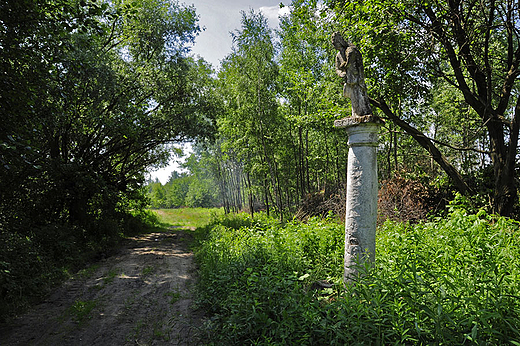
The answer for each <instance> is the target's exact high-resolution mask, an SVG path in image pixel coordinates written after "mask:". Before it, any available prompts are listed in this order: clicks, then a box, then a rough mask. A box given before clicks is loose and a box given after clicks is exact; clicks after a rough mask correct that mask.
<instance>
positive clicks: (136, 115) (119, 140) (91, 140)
mask: <svg viewBox="0 0 520 346" xmlns="http://www.w3.org/2000/svg"><path fill="white" fill-rule="evenodd" d="M197 21H198V17H197V15H196V14H195V10H194V8H193V7H186V6H183V5H180V4H179V3H177V2H174V1H166V0H115V1H95V0H57V1H54V0H53V1H50V0H23V1H14V0H8V1H4V2H2V3H1V4H0V47H1V50H2V51H1V56H0V118H1V119H2V121H1V122H0V241H1V242H2V244H5V247H2V249H1V250H0V263H1V264H2V266H4V265H6V266H7V267H4V268H2V271H1V275H3V274H4V273H7V272H9V273H10V274H9V275H10V276H11V277H13V278H14V279H13V280H12V281H9V282H10V283H13V282H14V283H16V284H15V285H14V286H9V287H7V286H6V287H3V286H2V287H0V291H1V292H2V299H4V296H5V297H9V294H11V293H13V292H15V293H16V294H18V289H13V287H15V288H17V287H19V286H20V285H21V286H23V285H22V284H20V282H23V280H24V275H25V274H26V273H23V272H22V271H23V270H22V271H20V270H19V269H16V265H17V262H16V260H14V259H15V257H13V256H15V255H16V256H18V254H15V252H14V250H13V249H16V248H17V247H16V246H17V245H16V244H21V243H20V242H18V241H19V240H20V239H21V240H22V241H24V242H25V240H27V241H26V242H25V243H24V244H32V245H30V246H29V245H27V246H22V247H19V248H23V249H25V250H24V251H26V252H25V253H26V254H27V256H21V258H31V260H33V262H31V263H28V264H27V263H22V264H24V265H25V264H27V265H26V267H30V268H41V264H38V263H40V262H38V261H40V260H41V259H42V258H44V259H45V258H46V259H49V258H50V259H51V260H52V261H55V262H58V263H60V262H61V261H63V260H64V259H70V258H74V256H77V254H78V253H80V251H81V250H82V249H87V248H89V249H90V247H96V248H100V247H102V246H104V245H106V244H110V243H111V242H112V241H113V240H114V239H116V238H117V236H118V235H119V234H120V231H121V230H122V228H123V227H124V226H125V225H127V224H128V222H127V221H128V220H129V219H130V218H131V215H132V212H133V211H135V210H136V209H139V208H144V205H145V203H144V200H143V194H142V191H141V184H142V182H143V181H144V172H145V170H146V169H147V168H148V166H151V165H161V163H165V162H167V161H168V157H169V155H170V153H169V145H170V143H172V142H175V141H180V140H184V139H187V138H195V137H197V136H202V135H208V134H210V132H211V131H212V126H213V124H212V119H211V117H212V116H213V114H212V113H211V109H210V105H208V102H207V100H206V98H205V89H204V88H203V87H202V86H203V85H204V84H205V83H206V80H207V78H209V73H210V71H209V70H208V69H207V64H205V63H204V62H202V61H195V60H194V59H193V58H190V57H188V55H187V53H188V51H189V45H190V44H191V43H192V42H193V40H194V38H195V36H196V35H197V33H198V32H199V30H200V28H199V26H198V24H197ZM17 242H18V243H17ZM33 254H36V255H34V256H33ZM16 258H18V257H16ZM28 261H29V260H28ZM53 263H54V262H53ZM60 264H61V263H60ZM19 268H23V265H21V266H20V267H19ZM47 274H48V272H45V271H42V270H36V273H35V277H40V276H41V278H43V279H42V280H44V279H45V280H48V277H50V275H47ZM27 276H30V275H28V274H27ZM4 282H6V281H3V278H2V280H0V284H1V285H4ZM4 289H5V290H7V292H8V293H7V294H6V295H4V292H6V291H4ZM20 290H22V288H21V289H20ZM6 299H7V298H6ZM11 300H15V299H14V298H13V299H11ZM3 304H4V301H3V300H2V303H1V304H0V305H2V306H3Z"/></svg>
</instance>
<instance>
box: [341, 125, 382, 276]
mask: <svg viewBox="0 0 520 346" xmlns="http://www.w3.org/2000/svg"><path fill="white" fill-rule="evenodd" d="M381 124H382V121H381V119H379V118H378V117H376V116H373V115H365V116H354V117H347V118H344V119H341V120H336V121H335V122H334V126H335V127H337V128H345V130H346V131H347V134H348V146H349V149H348V167H347V205H346V215H345V259H344V260H345V262H344V269H345V271H344V276H343V278H344V281H345V283H348V282H352V281H353V280H355V279H356V277H357V276H358V268H357V265H358V264H364V263H365V262H366V261H370V262H373V261H374V260H375V252H376V221H377V192H378V182H377V152H376V150H377V145H378V132H379V127H380V126H381Z"/></svg>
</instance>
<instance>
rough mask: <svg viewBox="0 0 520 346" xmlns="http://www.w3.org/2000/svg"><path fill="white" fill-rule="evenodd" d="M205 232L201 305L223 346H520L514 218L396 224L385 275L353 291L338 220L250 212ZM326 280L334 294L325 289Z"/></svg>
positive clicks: (457, 212) (388, 226) (385, 247)
mask: <svg viewBox="0 0 520 346" xmlns="http://www.w3.org/2000/svg"><path fill="white" fill-rule="evenodd" d="M200 232H201V234H200V235H202V236H203V237H202V238H201V239H200V240H199V241H200V242H201V246H200V248H199V249H198V251H197V259H198V261H199V264H200V269H201V279H200V280H201V281H200V293H201V296H200V303H201V304H202V306H203V307H205V308H206V309H208V310H207V311H211V312H212V313H213V314H214V315H213V317H212V318H211V319H210V321H211V323H210V324H209V325H208V331H209V332H210V336H211V342H215V343H225V344H243V343H247V342H248V340H251V339H254V340H256V342H257V343H260V344H263V343H283V344H294V343H297V342H299V343H304V344H316V343H319V344H365V345H366V344H385V345H386V344H441V343H443V344H449V345H454V344H457V345H458V344H464V343H467V342H472V343H474V344H485V343H487V344H507V343H508V342H510V340H519V338H520V333H519V331H518V329H517V328H516V326H517V325H518V324H519V323H520V304H519V303H518V297H517V292H518V290H519V289H520V269H519V268H520V265H519V263H518V262H519V258H520V238H519V237H518V232H519V225H518V223H517V222H515V221H512V220H508V219H504V218H496V217H493V216H490V215H488V214H486V213H485V212H482V211H481V212H479V213H478V214H468V213H467V212H466V211H465V210H462V209H454V210H453V211H452V213H451V214H450V215H449V216H448V217H447V218H445V219H439V220H437V221H434V222H431V223H427V224H419V225H416V226H413V227H412V226H410V225H408V224H405V223H392V222H386V223H385V224H384V225H383V226H382V227H381V228H380V229H379V231H378V239H377V257H376V263H375V265H374V266H373V267H371V268H370V267H366V268H363V270H364V271H365V274H364V276H363V277H362V278H361V279H359V280H358V281H357V282H356V283H355V284H354V285H351V286H349V287H347V288H345V287H344V286H343V282H342V274H343V273H342V266H343V264H342V258H343V242H344V239H343V237H344V232H343V226H342V225H339V224H335V223H331V221H330V220H329V221H326V220H318V219H311V220H309V222H308V223H306V224H301V223H297V222H292V223H288V224H286V225H280V224H277V223H276V222H275V221H274V220H272V219H271V220H269V219H266V218H265V215H260V216H259V217H258V219H255V220H253V219H250V218H247V217H246V216H245V215H244V214H242V215H235V216H228V217H221V218H220V219H218V220H215V221H214V222H213V224H212V225H209V226H208V227H206V228H205V229H203V230H201V231H200ZM323 279H327V281H328V282H329V283H334V285H333V287H332V288H329V289H325V290H321V289H319V288H318V289H317V288H316V287H319V285H318V284H317V283H318V282H319V280H323ZM266 325H270V326H271V327H270V328H268V329H266V328H265V326H266ZM302 340H303V341H302Z"/></svg>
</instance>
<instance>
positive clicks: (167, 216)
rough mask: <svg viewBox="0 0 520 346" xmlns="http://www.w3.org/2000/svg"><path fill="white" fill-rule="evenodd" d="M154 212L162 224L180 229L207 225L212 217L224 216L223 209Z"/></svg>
mask: <svg viewBox="0 0 520 346" xmlns="http://www.w3.org/2000/svg"><path fill="white" fill-rule="evenodd" d="M153 212H154V213H155V214H156V215H157V217H158V218H159V220H160V222H161V223H164V224H167V225H170V226H179V227H200V226H204V225H207V224H208V223H209V222H210V220H211V218H212V217H216V216H218V215H222V214H224V209H223V208H177V209H156V210H153Z"/></svg>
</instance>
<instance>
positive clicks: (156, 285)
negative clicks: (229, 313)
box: [0, 229, 202, 345]
mask: <svg viewBox="0 0 520 346" xmlns="http://www.w3.org/2000/svg"><path fill="white" fill-rule="evenodd" d="M188 237H190V235H189V231H183V230H180V229H170V230H168V231H165V232H162V233H151V234H146V235H141V236H138V237H135V238H131V239H127V240H125V241H124V243H123V244H122V247H121V248H120V250H119V251H118V252H117V253H116V254H115V255H113V256H112V257H109V258H107V259H106V260H102V261H100V262H99V263H97V264H95V265H93V266H92V267H91V269H90V270H87V274H85V275H83V277H80V278H75V279H71V280H69V281H68V282H66V283H65V284H64V285H63V286H62V287H60V288H58V289H57V290H56V291H55V292H54V293H53V294H51V295H50V296H49V297H48V298H47V300H45V301H44V302H43V303H41V304H40V305H38V306H35V307H34V308H33V309H31V311H29V312H28V313H26V314H25V315H23V316H20V317H19V318H18V319H16V320H15V321H14V322H13V323H11V324H10V325H9V326H3V328H2V329H1V330H0V345H194V344H198V342H197V331H198V330H199V327H200V325H201V318H202V316H201V313H200V312H197V311H195V310H194V309H193V306H192V303H193V297H192V294H193V292H194V287H193V286H194V284H195V282H194V275H195V273H196V272H195V264H194V260H193V253H192V252H190V251H189V250H188V248H187V244H186V240H187V238H188Z"/></svg>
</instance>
